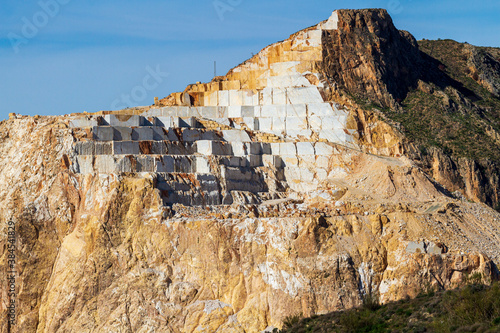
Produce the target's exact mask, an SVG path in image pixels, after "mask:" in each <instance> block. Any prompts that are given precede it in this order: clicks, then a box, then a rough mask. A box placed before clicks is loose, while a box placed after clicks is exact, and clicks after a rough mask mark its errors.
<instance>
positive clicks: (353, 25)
mask: <svg viewBox="0 0 500 333" xmlns="http://www.w3.org/2000/svg"><path fill="white" fill-rule="evenodd" d="M338 12H339V20H338V29H337V30H332V31H324V33H323V36H322V44H323V63H322V70H323V71H324V73H325V75H326V76H327V77H328V78H329V79H330V80H331V81H332V82H335V84H336V85H337V87H338V88H340V89H342V90H344V91H347V92H349V93H350V94H352V95H353V96H354V97H355V98H361V99H368V100H371V101H373V102H375V103H377V104H379V105H381V106H383V107H394V106H395V104H396V103H395V102H396V101H400V100H402V99H404V98H405V96H406V93H407V92H408V89H410V88H411V87H415V86H416V83H417V80H418V77H419V75H420V73H419V72H418V66H416V64H418V63H419V61H420V54H419V50H418V45H417V42H416V40H415V38H413V36H412V35H411V34H409V33H407V32H405V31H399V30H397V29H396V28H395V27H394V24H393V23H392V19H391V18H390V16H389V14H388V13H387V11H385V10H382V9H380V10H368V9H366V10H341V11H338ZM416 69H417V70H416Z"/></svg>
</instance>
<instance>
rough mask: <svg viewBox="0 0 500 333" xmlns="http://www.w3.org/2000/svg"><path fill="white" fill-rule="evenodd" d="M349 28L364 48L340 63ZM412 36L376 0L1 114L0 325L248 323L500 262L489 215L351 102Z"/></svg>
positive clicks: (183, 327) (382, 97) (383, 88)
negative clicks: (232, 58)
mask: <svg viewBox="0 0 500 333" xmlns="http://www.w3.org/2000/svg"><path fill="white" fill-rule="evenodd" d="M362 22H364V23H362ZM353 25H354V26H355V27H356V28H353ZM386 34H388V35H389V36H392V37H391V38H393V40H392V41H390V42H388V43H386V44H383V43H379V41H378V40H379V39H383V38H385V37H384V36H385V35H386ZM356 36H358V37H356ZM362 36H369V38H368V39H366V40H363V39H362ZM336 40H341V41H342V43H341V44H336V43H337V42H336ZM349 43H356V45H358V44H360V43H361V44H363V43H364V44H366V45H365V47H366V48H369V45H370V44H372V47H371V48H372V49H373V50H374V54H378V56H376V57H371V58H370V57H368V58H366V57H364V56H362V55H361V54H358V55H357V58H356V57H353V59H359V61H361V62H362V64H360V65H359V66H357V67H355V68H359V71H356V70H354V71H352V73H343V74H338V73H337V74H336V71H335V70H334V68H343V69H345V68H346V67H342V66H349V64H348V63H347V62H344V60H342V59H347V58H348V57H349V56H350V53H349V52H355V50H357V49H358V48H355V47H352V46H351V47H349V46H348V44H349ZM401 43H402V44H403V45H405V47H408V48H409V49H408V52H401V51H397V52H396V51H394V52H392V51H391V52H389V51H387V50H385V49H386V48H389V49H394V50H397V49H400V48H399V45H400V44H401ZM364 44H363V45H364ZM335 45H337V46H336V47H337V48H339V51H337V52H341V53H342V56H336V55H335V53H334V52H333V51H332V48H333V47H334V46H335ZM380 47H382V49H379V51H376V52H375V50H377V48H380ZM360 50H365V49H363V48H361V49H360ZM415 50H418V49H417V45H416V44H415V43H414V42H412V38H411V37H409V36H408V34H406V33H400V32H398V31H397V30H396V29H395V28H394V26H393V25H392V22H391V21H390V17H389V16H388V15H387V13H386V12H385V11H383V10H362V11H350V10H339V11H335V12H334V13H333V14H332V16H331V17H330V18H329V19H328V20H326V21H324V22H321V23H319V24H318V25H316V26H313V27H311V28H308V29H305V30H303V31H300V32H298V33H296V34H294V35H292V36H290V38H289V39H287V40H284V41H282V42H279V43H276V44H273V45H271V46H269V47H266V48H265V49H263V50H262V51H261V52H260V53H259V54H257V55H256V56H255V57H253V58H252V59H249V60H248V61H246V62H244V63H243V64H241V65H240V66H237V67H236V68H234V69H232V70H231V71H230V72H229V73H228V74H227V76H225V77H218V78H215V79H214V80H213V81H212V82H210V83H205V84H195V85H191V86H189V87H187V89H186V90H185V91H184V92H182V93H175V94H172V95H170V96H169V97H167V98H166V99H164V100H162V102H161V105H156V106H152V107H147V108H139V109H135V110H122V111H119V112H100V113H98V114H73V115H66V116H61V117H36V118H32V117H23V116H20V115H16V116H13V117H11V119H9V120H6V121H3V122H2V123H1V124H0V133H1V134H0V170H1V171H0V193H1V194H2V195H1V196H0V217H1V222H2V223H1V227H0V232H1V238H0V242H1V243H0V263H1V265H2V268H1V269H2V270H7V265H8V260H7V259H8V258H9V257H8V256H9V252H8V251H7V246H6V245H7V244H8V237H7V236H8V228H7V227H8V224H7V223H6V222H7V221H12V222H14V223H15V227H16V234H15V236H16V240H17V247H16V252H15V253H16V258H17V259H16V263H15V265H16V267H15V269H16V271H17V276H16V280H15V284H14V285H15V288H16V296H9V295H8V291H9V286H8V285H7V281H5V280H2V282H1V284H0V286H1V290H0V294H1V295H2V297H1V302H0V318H2V319H1V326H0V332H2V333H3V332H56V331H62V332H65V331H75V332H90V331H92V332H94V331H95V332H109V331H124V332H136V331H156V332H196V331H206V332H216V331H219V332H259V331H262V330H264V329H266V328H272V327H281V325H282V322H283V319H284V318H286V317H287V316H289V315H293V314H296V313H300V312H301V313H303V314H304V315H305V316H310V315H314V314H323V313H328V312H331V311H334V310H339V309H347V308H352V307H354V306H357V305H359V304H361V300H362V297H363V296H364V295H366V294H367V293H372V292H376V293H379V294H380V297H381V300H382V301H383V302H387V301H391V300H398V299H401V298H405V297H407V296H410V297H414V296H416V295H417V294H418V293H419V292H420V291H421V289H422V286H425V285H429V286H434V287H437V288H441V289H449V288H453V287H455V286H459V285H461V284H462V283H463V281H464V280H465V279H466V277H467V276H468V275H471V274H474V273H478V274H479V275H480V276H481V277H482V279H483V281H485V282H490V281H491V280H494V279H497V278H498V270H497V268H496V265H498V263H499V262H500V247H499V245H498V244H500V242H499V241H500V232H499V226H500V214H499V213H497V212H495V211H494V210H492V209H491V208H489V207H488V206H486V205H484V204H482V203H471V202H468V201H467V200H465V199H464V198H457V197H455V196H451V195H450V194H449V192H448V191H446V190H445V189H444V188H443V187H442V185H441V184H440V183H439V182H437V181H435V180H433V179H431V178H430V177H429V176H428V174H427V173H426V172H425V171H426V170H425V169H422V168H421V167H419V165H418V164H417V163H415V162H414V161H413V160H412V159H410V158H408V157H407V156H405V155H404V154H405V152H407V151H409V148H412V147H413V149H415V146H411V145H409V144H407V142H406V141H405V140H406V139H405V137H404V135H403V134H402V133H400V132H399V131H398V130H397V129H394V128H393V127H392V126H391V124H390V123H389V121H384V120H383V119H384V114H383V113H382V112H380V111H377V110H367V109H366V108H365V107H364V105H363V103H361V102H360V101H359V99H360V98H373V99H377V101H378V102H379V103H380V104H384V103H387V105H393V106H394V105H395V107H397V103H398V100H397V98H398V97H396V98H395V97H394V96H399V95H398V94H401V95H402V94H405V93H406V90H399V89H403V88H398V87H399V86H400V84H401V85H403V86H404V84H407V85H411V82H413V79H410V81H408V82H407V80H408V77H407V76H406V75H403V74H395V73H392V74H391V73H389V72H388V71H387V68H386V67H384V66H388V64H393V65H394V66H399V67H398V68H400V71H401V73H405V70H406V69H405V68H407V66H409V65H410V63H409V62H410V60H411V59H413V58H412V57H415V56H417V55H416V54H419V53H415V52H416V51H415ZM386 51H387V52H386ZM363 52H365V51H363ZM400 57H402V58H400ZM394 58H400V59H399V60H394ZM408 59H410V60H408ZM335 62H339V64H338V66H337V65H334V63H335ZM383 64H385V65H383ZM332 66H333V67H332ZM335 66H337V67H335ZM339 66H340V67H339ZM336 80H338V82H337V81H336ZM359 80H363V81H366V82H364V83H360V82H359ZM384 80H389V81H391V83H388V82H386V81H384ZM353 87H354V88H355V89H357V93H356V94H351V95H349V94H350V93H349V92H348V91H347V90H349V89H354V88H353ZM363 89H366V92H364V91H363ZM408 91H410V93H411V89H408ZM393 94H395V95H393ZM354 95H356V96H357V97H355V98H357V99H358V100H356V99H355V98H354V97H353V96H354ZM408 147H409V148H408ZM415 151H416V150H415ZM414 154H416V153H414ZM410 157H413V155H411V154H410ZM10 301H14V302H15V305H16V309H15V313H16V323H15V325H11V324H9V322H8V320H7V318H8V317H7V315H8V312H9V309H8V305H9V304H10V303H9V302H10Z"/></svg>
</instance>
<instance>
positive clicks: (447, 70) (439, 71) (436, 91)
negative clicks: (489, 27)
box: [367, 39, 500, 163]
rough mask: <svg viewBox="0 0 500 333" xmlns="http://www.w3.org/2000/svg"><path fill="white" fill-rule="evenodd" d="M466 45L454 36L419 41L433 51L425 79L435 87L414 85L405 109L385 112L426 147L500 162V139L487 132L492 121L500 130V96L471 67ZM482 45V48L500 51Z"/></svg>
mask: <svg viewBox="0 0 500 333" xmlns="http://www.w3.org/2000/svg"><path fill="white" fill-rule="evenodd" d="M464 45H465V44H462V43H458V42H455V41H453V40H449V39H444V40H437V41H430V40H422V41H420V42H419V47H420V49H421V51H422V52H423V53H424V54H426V55H427V56H428V57H427V59H426V63H425V64H424V65H423V66H422V67H424V68H423V78H422V80H423V81H424V82H425V83H426V84H427V85H428V87H429V89H430V91H422V90H421V89H414V90H412V91H410V92H409V93H408V95H407V97H406V98H405V99H404V100H403V101H401V105H402V107H403V111H395V110H382V112H384V113H385V114H386V115H387V116H388V117H389V118H390V119H392V120H393V121H395V122H397V123H400V124H401V128H402V130H403V132H404V133H405V134H406V136H407V137H408V138H409V139H411V140H412V141H414V142H416V143H418V144H419V145H420V146H422V147H426V148H429V147H438V148H441V149H442V150H443V151H444V152H445V153H447V154H449V155H453V156H455V157H467V158H471V159H474V160H479V159H483V158H488V159H490V160H492V161H495V162H498V163H500V149H499V148H500V147H499V146H500V145H499V142H498V141H496V140H495V139H494V138H493V137H491V136H490V135H488V134H487V132H486V130H487V128H488V127H490V126H491V128H492V129H494V130H495V131H497V132H500V99H499V98H498V97H496V96H494V95H493V94H491V93H490V92H489V91H488V90H487V89H486V88H485V87H483V86H482V85H481V84H480V83H479V82H478V78H475V77H474V73H471V69H470V68H469V66H468V64H467V56H466V55H465V53H464V51H463V50H464ZM483 49H484V48H480V49H479V50H480V51H479V52H486V51H488V52H490V53H491V54H494V52H493V51H498V50H496V49H492V50H490V49H484V50H483ZM476 76H477V73H476ZM367 107H369V106H368V105H367Z"/></svg>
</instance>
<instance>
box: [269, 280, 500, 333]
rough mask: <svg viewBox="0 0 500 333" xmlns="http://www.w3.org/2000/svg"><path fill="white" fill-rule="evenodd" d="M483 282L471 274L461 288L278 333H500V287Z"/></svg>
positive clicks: (425, 293)
mask: <svg viewBox="0 0 500 333" xmlns="http://www.w3.org/2000/svg"><path fill="white" fill-rule="evenodd" d="M480 280H481V277H479V276H474V275H472V276H470V277H469V279H468V281H469V282H471V284H469V285H467V286H466V287H464V288H462V289H456V290H451V291H435V290H431V289H427V290H423V291H422V293H421V294H420V295H419V296H417V297H416V298H415V299H411V300H402V301H399V302H392V303H388V304H384V305H380V306H378V307H374V308H371V307H366V306H364V305H363V306H362V307H360V308H357V309H351V310H346V311H339V312H333V313H330V314H327V315H323V316H316V317H313V318H304V319H302V320H299V321H297V322H295V323H294V324H293V325H290V326H286V328H285V327H284V329H283V330H282V331H279V332H281V333H290V332H294V333H302V332H439V333H448V332H500V284H499V283H498V282H495V283H493V284H492V285H491V286H486V285H483V284H480V283H476V282H477V281H480ZM473 281H474V282H473ZM275 331H276V332H278V330H275Z"/></svg>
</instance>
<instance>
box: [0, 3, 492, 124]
mask: <svg viewBox="0 0 500 333" xmlns="http://www.w3.org/2000/svg"><path fill="white" fill-rule="evenodd" d="M340 8H386V9H388V10H389V13H390V14H391V15H392V17H393V20H394V23H395V25H396V27H397V28H398V29H404V30H408V31H410V32H411V33H412V34H413V35H414V36H415V37H416V38H417V39H421V38H428V39H437V38H451V39H455V40H457V41H460V42H464V41H467V42H469V43H471V44H474V45H485V46H496V47H500V37H499V36H500V20H499V19H498V18H499V17H500V2H499V1H497V0H495V1H493V0H484V1H481V2H475V3H474V2H472V1H461V0H454V1H447V0H446V1H428V0H419V1H417V0H383V1H350V2H346V1H336V0H330V1H323V0H311V1H303V0H302V1H297V0H287V1H282V0H278V1H270V0H266V1H264V0H203V1H194V0H185V1H168V0H162V1H160V0H142V1H130V0H120V1H118V0H99V1H98V0H87V1H77V0H40V1H38V0H37V1H31V0H27V1H19V0H2V4H1V11H0V22H1V23H0V74H1V77H2V80H1V81H0V119H5V118H7V117H8V113H9V112H16V113H20V114H25V115H26V114H27V115H35V114H39V115H59V114H67V113H72V112H83V111H88V112H94V111H99V110H110V109H113V108H121V107H126V106H137V105H148V104H152V103H153V98H154V97H155V96H158V97H160V98H161V97H165V96H167V95H168V94H169V93H171V92H174V91H182V90H183V89H184V88H185V86H186V85H188V84H189V83H194V82H196V81H202V82H207V81H210V80H211V79H212V77H213V71H214V69H213V62H214V60H216V61H217V74H218V75H222V74H225V73H226V72H227V71H228V70H229V69H230V68H232V67H234V66H236V65H238V64H239V63H241V62H243V61H244V60H246V59H247V58H249V57H251V56H252V54H253V53H257V52H258V51H259V50H261V49H262V48H263V47H265V46H267V45H268V44H271V43H274V42H276V41H279V40H283V39H286V38H287V37H288V36H289V35H290V34H292V33H294V32H296V31H298V30H301V29H303V28H306V27H309V26H311V25H313V24H316V23H318V22H320V21H322V20H324V19H327V18H328V17H329V16H330V14H331V12H332V11H333V10H335V9H340ZM154 72H159V73H157V74H156V75H154V74H151V73H154Z"/></svg>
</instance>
